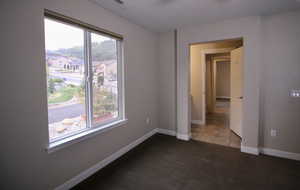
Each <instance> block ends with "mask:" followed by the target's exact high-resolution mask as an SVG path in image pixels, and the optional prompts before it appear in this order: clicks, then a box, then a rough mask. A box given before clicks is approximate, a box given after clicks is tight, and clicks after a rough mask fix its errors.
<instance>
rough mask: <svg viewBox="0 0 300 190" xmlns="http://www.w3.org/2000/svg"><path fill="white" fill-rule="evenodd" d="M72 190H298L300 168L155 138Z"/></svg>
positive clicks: (277, 160) (226, 149)
mask: <svg viewBox="0 0 300 190" xmlns="http://www.w3.org/2000/svg"><path fill="white" fill-rule="evenodd" d="M74 189H89V190H93V189H99V190H148V189H149V190H206V189H210V190H227V189H228V190H248V189H249V190H277V189H278V190H279V189H282V190H299V189H300V162H298V161H292V160H287V159H281V158H275V157H269V156H263V155H261V156H254V155H249V154H245V153H241V152H240V151H239V150H238V149H235V148H230V147H224V146H219V145H214V144H208V143H202V142H198V141H193V140H191V141H188V142H185V141H180V140H177V139H176V138H175V137H170V136H166V135H154V136H153V137H151V138H150V139H148V140H147V141H145V142H144V143H142V144H141V145H139V146H138V147H136V148H134V149H133V150H131V151H130V152H128V153H127V154H125V155H124V156H123V157H121V158H120V159H118V160H116V161H115V162H113V163H111V164H110V165H108V166H107V167H105V168H103V169H102V170H100V171H99V172H97V173H96V174H94V175H93V176H91V177H89V178H88V179H86V180H85V181H83V182H82V183H80V184H79V185H77V186H76V187H75V188H74Z"/></svg>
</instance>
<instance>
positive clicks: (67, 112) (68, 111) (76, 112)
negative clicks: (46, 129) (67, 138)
mask: <svg viewBox="0 0 300 190" xmlns="http://www.w3.org/2000/svg"><path fill="white" fill-rule="evenodd" d="M84 113H85V108H84V104H73V105H68V106H64V107H58V108H51V109H49V110H48V120H49V123H54V122H59V121H62V120H64V119H66V118H73V117H78V116H80V115H81V114H84Z"/></svg>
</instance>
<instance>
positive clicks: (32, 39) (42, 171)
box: [0, 0, 174, 190]
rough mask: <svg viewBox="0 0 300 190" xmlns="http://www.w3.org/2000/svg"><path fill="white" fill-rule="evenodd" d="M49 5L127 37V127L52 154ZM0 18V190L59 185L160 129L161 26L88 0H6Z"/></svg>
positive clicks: (125, 42) (1, 6)
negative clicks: (145, 24)
mask: <svg viewBox="0 0 300 190" xmlns="http://www.w3.org/2000/svg"><path fill="white" fill-rule="evenodd" d="M45 8H47V9H50V10H53V11H57V12H59V13H61V14H64V15H66V16H70V17H73V18H75V19H79V20H82V21H84V22H87V23H89V24H93V25H95V26H98V27H100V28H104V29H107V30H110V31H113V32H116V33H119V34H121V35H123V36H124V59H125V60H124V62H125V64H124V66H125V68H124V69H125V80H124V83H125V94H126V96H125V103H126V106H125V109H126V116H127V118H128V123H127V124H126V125H125V126H121V127H116V128H113V129H111V130H108V131H106V132H103V133H101V134H98V135H95V136H93V137H91V138H89V139H86V140H84V141H81V142H80V143H76V144H72V145H70V146H68V147H65V148H63V149H61V150H58V151H56V152H53V153H51V154H49V153H47V151H46V147H47V145H48V121H47V115H48V114H47V89H46V69H45V57H44V54H45V49H44V25H43V12H44V9H45ZM0 23H1V25H2V27H1V35H0V41H1V46H0V52H1V70H0V73H1V74H0V81H1V93H0V97H1V98H0V112H1V114H0V126H1V128H0V150H1V156H0V168H1V172H0V179H1V182H0V189H11V190H13V189H41V190H46V189H47V190H48V189H54V188H55V187H57V186H58V185H61V184H63V183H65V182H66V181H67V180H69V179H71V178H73V177H74V176H76V175H78V174H80V173H81V172H83V171H84V170H86V169H88V168H90V167H91V166H93V165H95V164H96V163H98V162H100V161H101V160H103V159H105V158H107V157H108V156H110V155H111V154H112V153H115V152H116V151H118V150H120V149H121V148H123V147H124V146H126V145H128V144H129V143H131V142H133V141H135V140H136V139H138V138H140V137H142V136H143V135H145V134H146V133H148V132H149V131H152V130H153V129H154V128H157V126H158V119H157V116H158V111H159V109H158V86H157V84H158V83H159V82H158V76H159V74H158V35H157V34H156V33H153V32H149V31H147V30H145V29H144V28H142V27H140V26H137V25H135V24H133V23H131V22H129V21H127V20H125V19H123V18H121V17H119V16H116V15H114V14H112V13H111V12H109V11H107V10H105V9H103V8H101V7H100V6H98V5H97V4H94V3H92V2H91V1H83V0H51V1H49V0H26V1H19V0H1V2H0ZM172 72H174V71H172ZM8 81H9V82H8ZM146 117H150V118H151V121H150V124H149V125H147V124H146V122H145V120H146Z"/></svg>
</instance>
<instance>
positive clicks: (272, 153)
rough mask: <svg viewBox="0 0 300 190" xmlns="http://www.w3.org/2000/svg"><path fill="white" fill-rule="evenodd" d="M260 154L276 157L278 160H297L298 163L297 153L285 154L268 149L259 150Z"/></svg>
mask: <svg viewBox="0 0 300 190" xmlns="http://www.w3.org/2000/svg"><path fill="white" fill-rule="evenodd" d="M260 152H261V153H262V154H265V155H269V156H276V157H280V158H287V159H291V160H299V161H300V154H299V153H293V152H285V151H281V150H276V149H270V148H261V149H260Z"/></svg>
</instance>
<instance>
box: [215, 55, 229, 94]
mask: <svg viewBox="0 0 300 190" xmlns="http://www.w3.org/2000/svg"><path fill="white" fill-rule="evenodd" d="M216 95H217V97H230V61H225V62H217V64H216Z"/></svg>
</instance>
